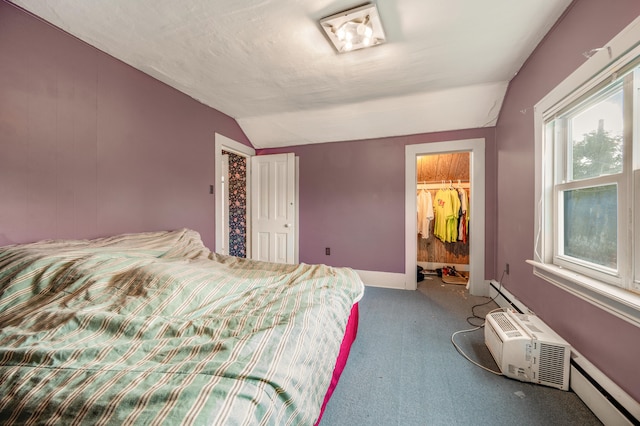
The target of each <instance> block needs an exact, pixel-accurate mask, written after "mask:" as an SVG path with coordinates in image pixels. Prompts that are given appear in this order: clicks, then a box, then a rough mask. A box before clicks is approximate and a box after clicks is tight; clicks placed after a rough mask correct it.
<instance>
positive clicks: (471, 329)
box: [451, 308, 504, 376]
mask: <svg viewBox="0 0 640 426" xmlns="http://www.w3.org/2000/svg"><path fill="white" fill-rule="evenodd" d="M500 309H502V308H499V309H494V310H493V311H491V312H494V311H498V310H500ZM483 327H484V324H482V325H481V326H479V327H474V328H470V329H468V330H459V331H456V332H455V333H453V334H452V335H451V343H453V346H454V347H455V348H456V350H457V351H458V353H459V354H460V355H462V356H463V357H464V358H465V359H466V360H467V361H469V362H470V363H472V364H474V365H476V366H478V367H480V368H482V369H483V370H486V371H488V372H489V373H493V374H495V375H497V376H504V374H502V372H500V371H495V370H492V369H490V368H488V367H485V366H484V365H481V364H479V363H477V362H476V361H474V360H472V359H471V358H469V356H468V355H467V354H465V353H464V351H463V350H462V348H460V346H458V344H457V343H456V341H455V340H454V337H455V336H456V335H458V334H460V333H470V332H472V331H476V330H480V329H481V328H483Z"/></svg>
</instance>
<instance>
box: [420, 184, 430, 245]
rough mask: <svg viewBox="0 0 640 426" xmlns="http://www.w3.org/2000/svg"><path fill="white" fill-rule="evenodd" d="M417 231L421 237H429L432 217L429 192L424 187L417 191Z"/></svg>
mask: <svg viewBox="0 0 640 426" xmlns="http://www.w3.org/2000/svg"><path fill="white" fill-rule="evenodd" d="M417 207H418V233H419V234H420V236H421V237H422V238H423V239H427V238H429V225H430V224H431V221H432V220H433V218H434V215H433V200H432V198H431V193H430V192H429V191H427V190H425V189H421V190H420V191H419V192H418V203H417Z"/></svg>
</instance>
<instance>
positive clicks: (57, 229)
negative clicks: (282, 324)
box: [0, 2, 250, 247]
mask: <svg viewBox="0 0 640 426" xmlns="http://www.w3.org/2000/svg"><path fill="white" fill-rule="evenodd" d="M0 58H1V59H0V144H1V145H0V148H1V154H0V245H6V244H12V243H20V242H27V241H33V240H39V239H43V238H90V237H95V236H102V235H109V234H116V233H122V232H139V231H152V230H161V229H174V228H179V227H190V228H192V229H195V230H197V231H199V232H200V233H201V235H202V237H203V240H204V241H205V243H206V244H207V245H208V246H209V247H213V245H214V241H215V238H214V228H215V226H214V210H215V209H214V198H213V196H212V195H210V194H209V185H210V184H213V182H214V180H213V179H214V134H215V133H216V132H218V133H220V134H223V135H225V136H227V137H229V138H232V139H234V140H237V141H239V142H242V143H245V144H247V145H250V143H249V141H248V139H247V137H246V136H245V134H244V133H243V132H242V130H241V129H240V127H239V126H238V125H237V123H236V122H235V120H233V119H232V118H230V117H228V116H226V115H224V114H222V113H220V112H218V111H216V110H214V109H212V108H209V107H206V106H204V105H202V104H200V103H198V102H196V101H195V100H193V99H192V98H190V97H188V96H186V95H184V94H182V93H180V92H178V91H176V90H174V89H172V88H170V87H168V86H166V85H164V84H163V83H160V82H159V81H157V80H155V79H153V78H151V77H149V76H147V75H145V74H143V73H141V72H139V71H136V70H135V69H133V68H131V67H129V66H127V65H125V64H123V63H122V62H119V61H117V60H115V59H114V58H112V57H110V56H108V55H106V54H104V53H102V52H99V51H97V50H96V49H94V48H92V47H90V46H88V45H86V44H85V43H83V42H81V41H79V40H77V39H75V38H74V37H71V36H69V35H68V34H65V33H63V32H62V31H59V30H57V29H55V28H53V27H51V26H49V25H47V24H46V23H43V22H41V21H40V20H38V19H35V18H33V17H31V16H30V15H28V14H26V13H24V12H23V11H21V10H19V9H17V8H15V7H13V6H11V5H10V4H8V3H5V2H0Z"/></svg>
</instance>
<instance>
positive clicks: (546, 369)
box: [538, 343, 566, 386]
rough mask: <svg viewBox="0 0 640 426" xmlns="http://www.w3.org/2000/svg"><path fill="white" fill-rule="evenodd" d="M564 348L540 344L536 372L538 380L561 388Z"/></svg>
mask: <svg viewBox="0 0 640 426" xmlns="http://www.w3.org/2000/svg"><path fill="white" fill-rule="evenodd" d="M565 349H566V348H565V347H564V346H556V345H548V344H545V343H541V344H540V367H539V370H538V379H539V380H541V381H543V382H547V383H553V384H555V385H558V386H562V385H563V383H564V379H565V377H564V374H565V368H564V359H565Z"/></svg>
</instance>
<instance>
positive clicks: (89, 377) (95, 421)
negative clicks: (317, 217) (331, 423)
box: [0, 230, 364, 426]
mask: <svg viewBox="0 0 640 426" xmlns="http://www.w3.org/2000/svg"><path fill="white" fill-rule="evenodd" d="M363 290H364V287H363V285H362V282H361V281H360V279H359V278H358V276H357V275H356V274H355V272H354V271H352V270H350V269H347V268H331V267H328V266H325V265H304V264H303V265H281V264H271V263H264V262H256V261H250V260H245V259H237V258H232V257H227V256H221V255H217V254H213V253H211V252H210V251H209V250H208V249H206V248H205V247H204V246H203V244H202V242H201V240H200V236H199V235H198V234H197V233H196V232H194V231H191V230H179V231H172V232H157V233H145V234H131V235H123V236H117V237H111V238H104V239H97V240H91V241H60V242H56V241H48V242H41V243H34V244H26V245H16V246H10V247H3V248H0V422H1V423H2V424H20V425H23V424H24V425H29V424H51V425H54V424H55V425H59V424H64V425H74V424H91V425H96V426H97V425H111V424H144V425H153V424H158V425H159V424H162V425H174V424H194V425H211V424H213V425H243V424H245V425H260V424H263V425H284V424H292V425H304V424H313V423H314V422H315V421H316V420H317V418H318V415H319V413H320V407H321V404H322V401H323V398H324V395H325V393H326V391H327V388H328V387H329V383H330V380H331V375H332V371H333V367H334V365H335V362H336V357H337V354H338V351H339V348H340V344H341V341H342V337H343V333H344V330H345V327H346V324H347V319H348V315H349V312H350V310H351V307H352V305H353V304H354V303H355V302H356V301H357V300H359V298H360V297H361V296H362V293H363Z"/></svg>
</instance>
